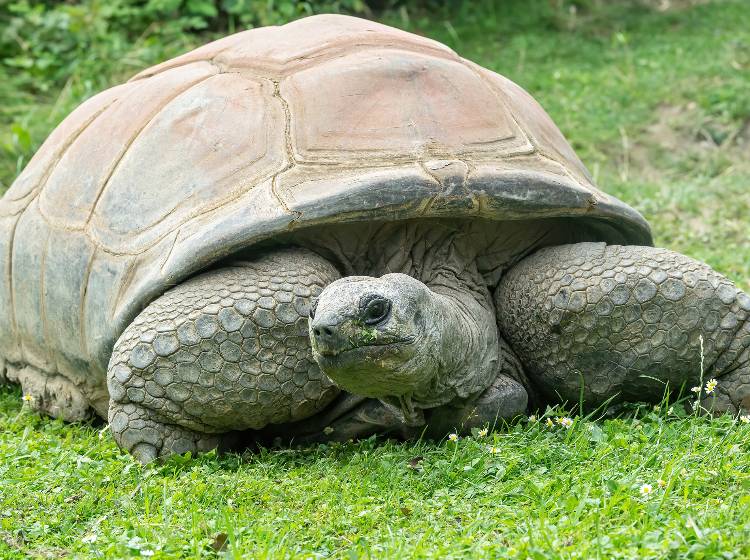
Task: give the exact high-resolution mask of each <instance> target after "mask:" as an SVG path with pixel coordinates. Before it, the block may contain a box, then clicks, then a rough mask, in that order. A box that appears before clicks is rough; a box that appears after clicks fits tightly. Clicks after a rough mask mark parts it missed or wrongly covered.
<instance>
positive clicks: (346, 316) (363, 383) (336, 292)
mask: <svg viewBox="0 0 750 560" xmlns="http://www.w3.org/2000/svg"><path fill="white" fill-rule="evenodd" d="M439 323H440V320H439V306H437V305H436V302H435V301H434V294H433V292H431V291H430V289H429V288H428V287H427V286H426V285H425V284H423V283H422V282H420V281H419V280H416V279H415V278H412V277H411V276H407V275H406V274H386V275H384V276H382V277H380V278H372V277H369V276H349V277H346V278H342V279H340V280H336V281H335V282H333V283H331V284H329V285H328V286H327V287H326V288H325V289H324V290H323V292H322V293H321V294H320V296H319V297H318V299H317V301H315V302H314V303H313V306H312V307H311V310H310V322H309V328H310V340H311V343H312V349H313V356H314V357H315V360H316V361H317V362H318V364H319V365H320V367H321V369H322V370H323V372H324V373H325V374H326V375H328V377H330V378H331V379H332V380H333V381H334V383H336V384H337V385H338V386H340V387H341V388H342V389H344V390H346V391H349V392H350V393H354V394H357V395H362V396H366V397H389V396H395V397H400V396H404V395H410V394H413V393H415V392H419V391H420V389H424V388H425V387H426V386H427V385H429V383H430V381H431V378H432V377H433V376H434V372H435V371H436V369H437V364H438V361H439V360H438V352H439V350H440V336H439V334H440V329H439Z"/></svg>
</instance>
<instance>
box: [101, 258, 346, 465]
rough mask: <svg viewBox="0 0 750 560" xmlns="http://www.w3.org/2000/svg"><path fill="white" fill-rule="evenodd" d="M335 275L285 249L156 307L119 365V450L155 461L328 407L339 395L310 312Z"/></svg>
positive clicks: (132, 333) (115, 410)
mask: <svg viewBox="0 0 750 560" xmlns="http://www.w3.org/2000/svg"><path fill="white" fill-rule="evenodd" d="M336 278H338V272H337V271H336V270H335V269H334V268H333V266H331V265H330V264H329V263H328V262H327V261H325V260H323V259H322V258H321V257H319V256H318V255H316V254H315V253H312V252H310V251H306V250H301V249H286V250H281V251H277V252H274V253H270V254H267V255H265V256H264V257H262V258H259V259H257V260H255V261H253V262H247V263H236V264H233V265H230V266H227V267H225V268H221V269H218V270H214V271H210V272H206V273H204V274H201V275H199V276H196V277H195V278H192V279H190V280H188V281H187V282H185V283H183V284H181V285H179V286H177V287H175V288H173V289H172V290H170V291H169V292H167V293H166V294H164V295H163V296H161V297H160V298H158V299H157V300H155V301H154V302H153V303H151V304H150V305H149V306H148V307H147V308H146V309H145V310H144V311H143V312H142V313H141V314H140V315H139V316H138V317H136V319H135V320H134V321H133V323H132V324H131V325H130V326H129V327H128V328H127V329H126V330H125V332H124V333H123V334H122V336H121V337H120V339H119V340H118V341H117V343H116V344H115V348H114V351H113V353H112V358H111V360H110V363H109V369H108V374H107V384H108V388H109V392H110V407H109V420H110V425H111V429H112V434H113V435H114V438H115V440H116V441H117V443H118V444H119V445H120V446H121V447H123V448H124V449H126V450H128V451H130V452H131V453H133V454H135V455H136V456H138V458H139V459H140V460H141V461H143V462H147V461H149V460H152V459H154V458H156V457H161V456H166V455H169V454H171V453H184V452H186V451H191V452H198V451H205V450H208V449H211V448H214V447H217V446H221V445H222V443H224V442H225V439H226V436H225V434H228V433H231V432H235V431H238V430H247V429H260V428H263V427H264V426H266V425H267V424H278V423H286V422H293V421H295V420H300V419H304V418H307V417H309V416H310V415H312V414H314V413H315V412H317V411H319V410H321V409H322V408H323V407H325V406H326V405H327V404H328V403H329V402H330V401H331V400H332V399H333V398H334V397H335V396H336V394H337V393H338V390H337V389H336V388H335V387H334V386H333V384H332V383H331V382H330V381H329V380H328V378H327V377H325V376H324V375H323V374H322V372H321V371H320V369H319V368H318V365H317V364H316V363H315V361H314V360H313V357H312V353H311V350H310V343H309V338H308V327H307V317H308V314H309V305H310V300H311V298H312V297H315V296H317V295H318V293H320V291H321V290H322V289H323V288H324V287H325V286H326V285H327V284H328V283H330V282H332V281H333V280H335V279H336Z"/></svg>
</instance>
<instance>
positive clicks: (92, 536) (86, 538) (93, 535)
mask: <svg viewBox="0 0 750 560" xmlns="http://www.w3.org/2000/svg"><path fill="white" fill-rule="evenodd" d="M98 538H99V537H98V536H97V535H96V533H91V534H89V535H85V536H84V537H83V538H81V542H83V543H86V544H92V543H95V542H96V539H98Z"/></svg>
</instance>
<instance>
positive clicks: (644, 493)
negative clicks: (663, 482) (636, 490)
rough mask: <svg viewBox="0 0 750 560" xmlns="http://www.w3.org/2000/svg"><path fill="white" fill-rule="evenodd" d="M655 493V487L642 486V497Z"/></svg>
mask: <svg viewBox="0 0 750 560" xmlns="http://www.w3.org/2000/svg"><path fill="white" fill-rule="evenodd" d="M653 491H654V487H653V486H651V485H650V484H642V485H641V495H642V496H648V495H649V494H651V492H653Z"/></svg>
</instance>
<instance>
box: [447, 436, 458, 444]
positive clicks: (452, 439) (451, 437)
mask: <svg viewBox="0 0 750 560" xmlns="http://www.w3.org/2000/svg"><path fill="white" fill-rule="evenodd" d="M448 440H449V441H452V442H453V443H456V442H457V441H458V434H450V435H449V436H448Z"/></svg>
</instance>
